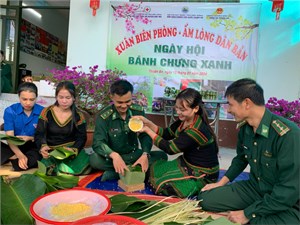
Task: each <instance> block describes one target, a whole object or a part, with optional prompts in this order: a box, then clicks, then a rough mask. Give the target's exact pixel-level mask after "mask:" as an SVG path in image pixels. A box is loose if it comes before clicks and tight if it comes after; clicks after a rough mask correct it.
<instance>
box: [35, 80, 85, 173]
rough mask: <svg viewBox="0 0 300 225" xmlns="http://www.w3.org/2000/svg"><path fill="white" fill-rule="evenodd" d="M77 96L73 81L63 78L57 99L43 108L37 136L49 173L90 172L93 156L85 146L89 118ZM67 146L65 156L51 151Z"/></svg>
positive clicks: (36, 139) (56, 95)
mask: <svg viewBox="0 0 300 225" xmlns="http://www.w3.org/2000/svg"><path fill="white" fill-rule="evenodd" d="M75 96H76V94H75V86H74V84H73V83H71V82H69V81H63V82H60V83H59V84H58V85H57V87H56V91H55V98H56V102H55V103H54V104H53V105H51V106H49V107H46V108H44V110H43V111H42V112H41V115H40V118H39V121H38V125H37V128H36V133H35V137H34V138H35V142H36V144H37V147H38V149H39V150H40V153H41V155H42V156H43V159H42V160H41V162H42V163H43V164H44V165H45V166H46V170H47V171H46V174H47V175H58V174H59V173H67V174H73V175H80V174H87V173H89V172H90V170H89V168H90V167H89V158H88V155H87V154H86V153H85V151H84V149H83V147H84V145H85V142H86V139H87V134H86V121H85V118H84V115H83V114H82V112H80V111H79V110H78V109H77V108H76V105H75ZM58 149H60V150H58ZM63 149H64V150H65V151H63V152H62V153H63V154H64V155H65V156H64V157H56V156H55V155H51V151H53V150H56V151H62V150H63Z"/></svg>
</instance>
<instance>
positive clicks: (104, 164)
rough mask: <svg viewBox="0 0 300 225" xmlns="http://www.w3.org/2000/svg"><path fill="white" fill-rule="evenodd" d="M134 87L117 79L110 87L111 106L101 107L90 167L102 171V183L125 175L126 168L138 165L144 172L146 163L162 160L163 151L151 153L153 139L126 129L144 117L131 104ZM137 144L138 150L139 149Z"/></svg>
mask: <svg viewBox="0 0 300 225" xmlns="http://www.w3.org/2000/svg"><path fill="white" fill-rule="evenodd" d="M132 93H133V86H132V84H131V83H129V82H128V81H126V80H118V81H116V82H114V83H113V84H112V85H111V87H110V97H111V100H112V102H113V105H109V106H107V107H106V108H104V109H103V110H102V111H101V112H100V114H99V116H98V117H97V120H96V127H95V133H94V139H93V146H92V148H93V151H94V153H92V154H90V164H91V166H92V167H93V168H94V169H98V170H104V171H105V172H104V173H103V175H102V179H101V180H102V181H105V180H111V179H117V178H119V174H122V175H124V172H125V170H128V167H127V166H128V165H132V166H136V165H138V164H140V165H141V167H142V171H144V172H146V171H147V170H148V167H149V163H150V164H151V163H152V162H154V161H156V160H159V159H165V160H167V155H166V154H165V153H164V152H162V151H152V152H151V148H152V139H151V138H150V137H149V136H148V135H147V134H146V133H135V132H133V131H131V130H130V129H129V127H128V122H129V119H130V118H131V117H132V116H135V115H143V116H144V115H145V113H144V109H143V107H142V106H139V105H134V104H132ZM139 142H140V147H139Z"/></svg>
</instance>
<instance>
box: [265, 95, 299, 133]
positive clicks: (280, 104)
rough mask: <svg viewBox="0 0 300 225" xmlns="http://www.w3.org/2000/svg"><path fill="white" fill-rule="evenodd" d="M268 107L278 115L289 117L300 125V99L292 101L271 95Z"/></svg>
mask: <svg viewBox="0 0 300 225" xmlns="http://www.w3.org/2000/svg"><path fill="white" fill-rule="evenodd" d="M266 107H267V108H268V109H269V110H270V111H271V112H273V113H274V114H276V115H279V116H282V117H284V118H287V119H289V120H291V121H293V122H294V123H296V124H297V125H298V126H299V127H300V99H299V100H295V101H292V102H288V101H287V100H284V99H280V100H278V99H277V98H276V97H271V98H270V99H269V100H268V102H267V104H266Z"/></svg>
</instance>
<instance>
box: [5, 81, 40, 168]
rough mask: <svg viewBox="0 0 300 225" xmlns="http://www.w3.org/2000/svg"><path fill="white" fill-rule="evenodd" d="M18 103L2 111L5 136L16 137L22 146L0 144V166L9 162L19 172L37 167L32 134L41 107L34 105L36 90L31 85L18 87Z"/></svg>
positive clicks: (36, 154)
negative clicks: (22, 142) (22, 143)
mask: <svg viewBox="0 0 300 225" xmlns="http://www.w3.org/2000/svg"><path fill="white" fill-rule="evenodd" d="M18 96H19V100H20V102H19V103H15V104H13V105H11V106H9V107H8V108H6V109H5V111H4V117H3V119H4V131H5V134H6V135H10V136H16V137H18V138H20V139H22V140H24V141H26V142H25V144H24V145H19V146H17V145H14V144H12V143H10V142H9V141H7V143H8V145H7V144H5V143H3V142H1V165H3V164H4V163H6V162H8V161H10V162H11V163H12V166H13V168H14V170H16V171H21V170H27V169H29V168H34V167H37V161H38V160H39V159H40V158H41V157H40V155H39V153H38V149H37V148H36V145H35V143H34V133H35V128H36V126H37V122H38V118H39V115H40V113H41V111H42V110H43V108H44V107H43V106H41V105H39V104H37V103H36V99H37V96H38V89H37V87H36V85H35V84H33V83H28V82H25V83H22V84H21V85H19V87H18Z"/></svg>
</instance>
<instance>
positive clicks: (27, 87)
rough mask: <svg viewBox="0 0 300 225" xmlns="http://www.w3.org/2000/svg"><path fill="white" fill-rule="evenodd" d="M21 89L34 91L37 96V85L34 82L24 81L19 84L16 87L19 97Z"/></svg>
mask: <svg viewBox="0 0 300 225" xmlns="http://www.w3.org/2000/svg"><path fill="white" fill-rule="evenodd" d="M22 91H29V92H33V93H35V95H36V97H37V96H38V89H37V86H36V85H35V84H34V83H31V82H24V83H22V84H20V85H19V87H18V96H19V97H20V94H21V92H22Z"/></svg>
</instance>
